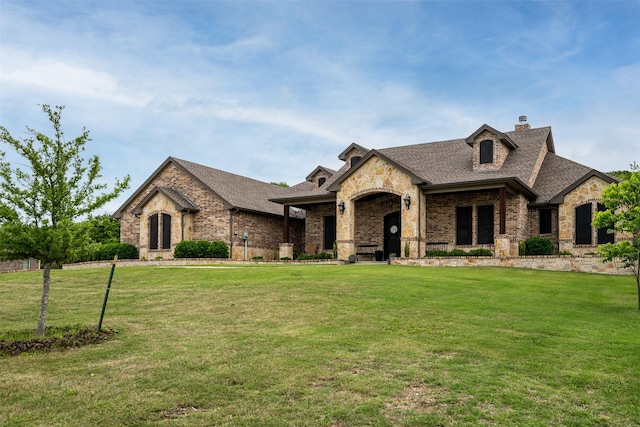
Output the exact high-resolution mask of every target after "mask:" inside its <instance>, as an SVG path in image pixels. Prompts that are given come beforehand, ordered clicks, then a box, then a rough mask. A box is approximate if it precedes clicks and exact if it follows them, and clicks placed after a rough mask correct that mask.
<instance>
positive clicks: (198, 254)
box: [173, 240, 229, 258]
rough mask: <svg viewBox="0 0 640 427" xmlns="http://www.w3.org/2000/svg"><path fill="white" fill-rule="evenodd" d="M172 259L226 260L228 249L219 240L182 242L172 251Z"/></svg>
mask: <svg viewBox="0 0 640 427" xmlns="http://www.w3.org/2000/svg"><path fill="white" fill-rule="evenodd" d="M173 256H174V258H228V257H229V247H228V246H227V244H226V243H225V242H223V241H221V240H214V241H213V242H208V241H206V240H197V241H193V240H183V241H182V242H180V243H178V244H177V245H176V247H175V249H174V250H173Z"/></svg>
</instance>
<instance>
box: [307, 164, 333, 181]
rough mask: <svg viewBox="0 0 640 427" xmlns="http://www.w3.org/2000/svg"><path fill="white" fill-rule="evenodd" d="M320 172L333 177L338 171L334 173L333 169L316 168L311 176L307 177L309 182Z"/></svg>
mask: <svg viewBox="0 0 640 427" xmlns="http://www.w3.org/2000/svg"><path fill="white" fill-rule="evenodd" d="M318 172H324V173H326V174H327V175H328V176H333V174H335V173H336V171H334V170H333V169H329V168H325V167H324V166H318V167H317V168H315V169H314V170H313V172H311V173H310V174H309V175H307V177H306V178H305V179H306V180H307V181H312V180H313V177H314V175H315V174H317V173H318Z"/></svg>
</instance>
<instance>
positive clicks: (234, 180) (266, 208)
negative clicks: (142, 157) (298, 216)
mask: <svg viewBox="0 0 640 427" xmlns="http://www.w3.org/2000/svg"><path fill="white" fill-rule="evenodd" d="M169 164H173V165H175V166H176V167H177V168H179V169H180V170H182V171H183V172H184V173H185V174H187V175H188V176H190V177H191V178H192V179H194V180H195V181H196V182H198V183H200V184H201V185H202V186H203V187H204V188H205V189H207V190H208V191H210V192H211V193H212V194H213V195H215V196H216V197H218V198H219V199H220V200H221V201H222V202H223V204H224V206H225V208H226V209H241V210H246V211H252V212H259V213H266V214H271V215H278V216H282V215H283V214H284V211H283V208H282V206H281V205H279V204H277V203H274V202H272V201H270V200H269V199H272V198H276V197H284V196H286V195H287V194H289V192H288V188H285V187H281V186H278V185H273V184H269V183H266V182H262V181H258V180H255V179H251V178H247V177H244V176H240V175H236V174H233V173H230V172H225V171H222V170H219V169H214V168H210V167H208V166H204V165H200V164H197V163H193V162H189V161H186V160H181V159H177V158H175V157H168V158H167V159H166V160H165V161H164V162H163V163H162V164H161V165H160V166H159V167H158V168H157V169H156V170H155V171H154V172H153V174H151V176H149V178H147V180H146V181H145V182H144V183H143V184H142V185H141V186H140V187H139V188H138V189H137V190H136V191H135V192H134V193H133V195H132V196H131V197H129V199H127V201H126V202H125V203H124V204H123V205H122V206H121V207H120V208H119V209H118V210H117V211H116V212H115V213H114V214H113V216H114V217H115V218H120V217H122V214H123V212H124V210H125V209H126V208H127V207H128V206H129V204H130V203H131V202H132V201H133V200H134V199H135V198H136V197H138V196H139V195H140V192H141V191H143V190H144V189H145V188H148V187H149V185H151V184H152V183H153V181H154V180H155V179H156V178H157V177H158V175H159V174H160V173H161V172H162V171H163V169H165V168H166V167H167V166H168V165H169ZM165 191H166V189H165Z"/></svg>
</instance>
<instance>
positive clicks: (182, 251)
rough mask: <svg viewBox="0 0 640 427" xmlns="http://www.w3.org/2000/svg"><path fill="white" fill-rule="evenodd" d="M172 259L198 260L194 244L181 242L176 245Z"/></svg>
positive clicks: (189, 241) (192, 242)
mask: <svg viewBox="0 0 640 427" xmlns="http://www.w3.org/2000/svg"><path fill="white" fill-rule="evenodd" d="M173 256H174V258H198V256H197V250H196V242H195V241H193V240H183V241H182V242H180V243H178V244H177V245H176V247H175V249H174V250H173Z"/></svg>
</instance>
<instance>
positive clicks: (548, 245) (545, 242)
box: [524, 237, 553, 255]
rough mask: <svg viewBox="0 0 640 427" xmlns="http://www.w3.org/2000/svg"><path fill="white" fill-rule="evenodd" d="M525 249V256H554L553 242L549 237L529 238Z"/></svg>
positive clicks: (525, 242)
mask: <svg viewBox="0 0 640 427" xmlns="http://www.w3.org/2000/svg"><path fill="white" fill-rule="evenodd" d="M524 249H525V251H524V253H525V255H553V242H552V241H551V239H549V238H548V237H529V238H528V239H527V240H525V241H524Z"/></svg>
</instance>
